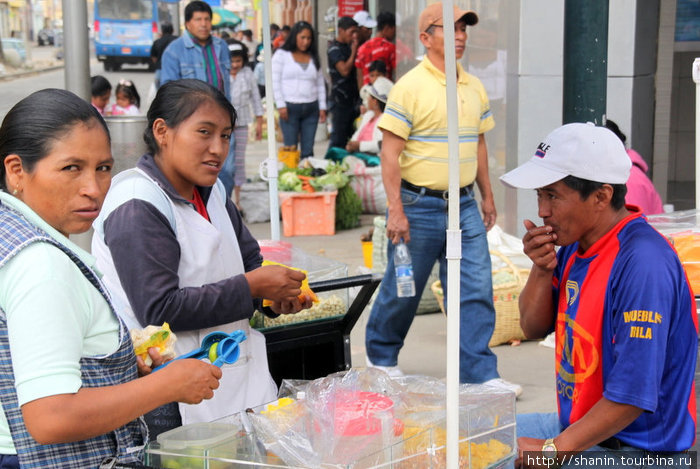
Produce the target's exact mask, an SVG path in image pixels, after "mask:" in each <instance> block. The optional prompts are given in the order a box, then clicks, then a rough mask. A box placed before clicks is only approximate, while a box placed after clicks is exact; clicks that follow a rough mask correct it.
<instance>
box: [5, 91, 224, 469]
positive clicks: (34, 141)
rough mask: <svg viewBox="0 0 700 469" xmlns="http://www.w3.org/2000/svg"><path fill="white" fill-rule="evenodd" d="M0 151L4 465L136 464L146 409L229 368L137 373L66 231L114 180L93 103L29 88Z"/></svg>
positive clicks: (207, 385)
mask: <svg viewBox="0 0 700 469" xmlns="http://www.w3.org/2000/svg"><path fill="white" fill-rule="evenodd" d="M0 158H1V159H2V164H1V165H0V189H2V191H0V396H1V400H0V403H1V404H2V410H3V412H2V413H0V465H2V467H20V466H21V467H59V466H63V467H65V466H70V467H97V466H99V465H100V463H101V462H102V461H103V460H104V459H105V458H108V457H114V458H117V459H118V460H119V461H124V462H135V461H137V460H138V458H139V452H138V448H139V446H140V445H143V443H144V441H143V440H144V438H143V435H142V433H141V429H142V427H143V426H142V425H141V424H140V423H141V422H140V419H139V416H140V415H142V414H144V413H145V412H148V411H150V410H152V409H154V408H156V407H158V406H160V405H163V404H165V403H169V402H172V401H182V402H188V403H199V402H201V401H202V400H203V399H209V398H211V397H212V395H213V390H214V389H216V388H217V387H218V379H219V378H220V377H221V370H219V369H218V368H217V367H215V366H213V365H209V364H207V363H204V362H202V361H199V360H178V361H177V362H175V363H173V364H172V365H171V366H168V367H167V368H164V369H163V370H161V371H158V372H157V373H153V374H150V371H151V370H150V368H148V367H146V366H145V365H144V364H143V362H142V361H140V362H139V363H138V371H137V358H136V356H135V355H134V352H133V346H132V344H131V340H130V339H129V333H128V331H127V330H126V327H125V326H124V324H123V323H122V322H121V321H120V320H119V319H118V317H117V315H116V314H115V312H114V309H113V307H112V305H111V302H110V300H109V298H108V296H107V295H106V294H105V292H104V288H103V286H102V283H101V281H100V280H99V278H98V274H97V272H96V271H95V270H94V268H93V266H94V258H92V256H90V254H88V253H87V252H85V251H83V250H82V249H80V248H79V247H78V246H76V245H75V244H73V243H72V242H71V241H70V240H69V239H68V236H69V235H71V234H76V233H82V232H84V231H86V230H87V229H88V228H90V225H91V224H92V222H93V220H94V219H95V218H96V217H97V215H98V213H99V211H100V208H101V206H102V202H103V200H104V198H105V195H106V193H107V189H108V188H109V186H110V181H111V170H112V166H113V163H114V160H113V159H112V155H111V151H110V139H109V132H108V130H107V127H106V125H105V122H104V120H103V119H102V117H101V116H100V115H99V113H98V112H97V110H95V109H94V108H93V106H91V105H90V104H89V103H87V102H85V101H83V100H81V99H80V98H78V97H77V96H75V95H74V94H72V93H70V92H68V91H64V90H57V89H48V90H42V91H38V92H36V93H33V94H32V95H30V96H28V97H27V98H25V99H23V100H22V101H20V102H19V103H18V104H17V105H15V106H14V107H13V108H12V109H11V110H10V112H9V113H8V114H7V116H6V117H5V119H4V121H3V123H2V127H0ZM151 353H152V357H153V358H154V359H155V364H156V365H157V364H159V363H160V362H162V360H161V358H160V357H159V356H158V354H157V352H156V351H155V350H154V349H152V351H151ZM139 374H140V375H146V376H143V377H142V378H138V379H137V376H138V375H139ZM5 463H9V466H5V465H3V464H5Z"/></svg>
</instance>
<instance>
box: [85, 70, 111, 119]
mask: <svg viewBox="0 0 700 469" xmlns="http://www.w3.org/2000/svg"><path fill="white" fill-rule="evenodd" d="M90 87H91V94H92V98H91V100H90V102H91V103H92V105H93V106H94V107H95V109H97V110H98V111H99V113H100V114H101V115H103V116H104V114H105V108H106V107H107V103H109V98H110V96H112V85H111V84H110V83H109V81H108V80H107V79H106V78H105V77H103V76H102V75H95V76H93V77H90Z"/></svg>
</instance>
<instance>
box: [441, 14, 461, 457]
mask: <svg viewBox="0 0 700 469" xmlns="http://www.w3.org/2000/svg"><path fill="white" fill-rule="evenodd" d="M453 4H454V2H453V0H447V1H444V2H442V18H443V20H442V24H443V25H444V27H443V28H442V30H443V32H444V35H445V47H444V50H445V79H446V82H447V94H446V99H447V155H448V163H447V167H448V171H449V173H448V174H449V182H448V184H449V185H448V190H449V197H448V202H447V220H448V223H447V233H446V234H445V235H446V237H447V247H446V251H447V252H446V258H447V352H446V353H447V357H446V363H447V365H446V368H447V369H446V376H447V378H446V384H447V390H446V396H445V409H446V410H447V412H446V414H447V420H446V422H445V425H446V430H447V441H446V447H445V452H446V462H447V468H448V469H453V468H457V467H459V322H460V314H459V313H460V311H459V310H460V305H459V297H460V263H461V261H462V231H461V230H460V226H459V183H460V180H459V115H458V113H457V102H458V101H459V100H458V97H457V60H456V57H455V53H454V50H455V30H454V27H451V25H454V24H455V19H454V7H453Z"/></svg>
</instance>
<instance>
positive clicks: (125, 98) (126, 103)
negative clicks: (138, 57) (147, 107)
mask: <svg viewBox="0 0 700 469" xmlns="http://www.w3.org/2000/svg"><path fill="white" fill-rule="evenodd" d="M114 96H115V97H116V101H117V102H116V103H115V104H112V107H111V109H110V112H108V114H109V115H112V116H138V115H140V114H141V112H140V111H139V106H141V97H140V96H139V92H138V91H136V87H135V86H134V84H133V83H132V82H131V81H130V80H119V84H118V85H117V88H116V89H115V90H114Z"/></svg>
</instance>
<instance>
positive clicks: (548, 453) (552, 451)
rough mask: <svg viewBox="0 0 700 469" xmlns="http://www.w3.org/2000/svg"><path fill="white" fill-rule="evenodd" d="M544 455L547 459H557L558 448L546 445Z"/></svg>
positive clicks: (543, 450) (543, 449)
mask: <svg viewBox="0 0 700 469" xmlns="http://www.w3.org/2000/svg"><path fill="white" fill-rule="evenodd" d="M542 455H543V456H544V457H545V458H547V459H555V458H556V457H557V448H556V447H555V446H554V445H544V446H543V447H542Z"/></svg>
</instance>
